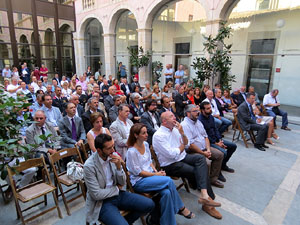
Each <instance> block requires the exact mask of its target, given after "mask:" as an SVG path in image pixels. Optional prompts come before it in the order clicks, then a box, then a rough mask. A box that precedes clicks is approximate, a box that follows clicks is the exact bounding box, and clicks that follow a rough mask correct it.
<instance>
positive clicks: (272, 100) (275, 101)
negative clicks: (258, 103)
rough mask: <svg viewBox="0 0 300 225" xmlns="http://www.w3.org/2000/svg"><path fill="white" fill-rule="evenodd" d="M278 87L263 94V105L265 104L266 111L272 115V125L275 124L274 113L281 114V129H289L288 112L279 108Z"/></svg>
mask: <svg viewBox="0 0 300 225" xmlns="http://www.w3.org/2000/svg"><path fill="white" fill-rule="evenodd" d="M278 93H279V90H278V89H274V90H272V91H271V92H270V93H269V94H266V95H265V96H264V100H263V105H264V106H265V108H266V110H267V113H268V114H269V116H272V117H274V126H276V115H279V116H282V126H281V129H283V130H291V129H290V128H288V124H289V121H288V118H287V117H288V114H287V112H285V111H283V110H281V109H279V106H280V101H279V98H278V96H277V95H278Z"/></svg>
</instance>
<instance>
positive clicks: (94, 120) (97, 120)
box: [86, 112, 111, 152]
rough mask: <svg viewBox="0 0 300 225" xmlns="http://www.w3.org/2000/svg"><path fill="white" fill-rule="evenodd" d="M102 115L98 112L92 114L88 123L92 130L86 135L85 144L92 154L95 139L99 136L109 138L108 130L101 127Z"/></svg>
mask: <svg viewBox="0 0 300 225" xmlns="http://www.w3.org/2000/svg"><path fill="white" fill-rule="evenodd" d="M103 117H104V116H103V114H102V113H100V112H94V113H92V114H91V117H90V121H91V124H92V125H93V128H92V129H91V130H90V131H89V132H88V133H87V135H86V137H87V142H88V144H89V146H90V149H91V150H92V152H96V151H97V150H96V148H95V138H96V137H97V136H98V135H99V134H108V135H110V136H111V134H110V132H109V130H108V129H107V128H105V127H103Z"/></svg>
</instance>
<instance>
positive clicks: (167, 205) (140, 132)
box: [126, 123, 195, 225]
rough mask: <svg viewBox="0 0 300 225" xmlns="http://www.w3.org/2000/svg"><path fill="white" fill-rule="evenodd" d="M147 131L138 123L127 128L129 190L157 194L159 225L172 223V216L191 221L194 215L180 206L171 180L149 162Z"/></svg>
mask: <svg viewBox="0 0 300 225" xmlns="http://www.w3.org/2000/svg"><path fill="white" fill-rule="evenodd" d="M147 137H148V134H147V128H146V126H145V125H144V124H142V123H136V124H134V125H133V126H132V127H131V129H130V134H129V138H128V141H127V145H128V147H129V149H128V152H127V157H126V158H127V161H126V164H127V168H128V171H129V172H130V182H131V184H132V186H133V189H134V190H135V191H136V192H139V193H146V192H153V191H154V192H159V194H160V195H161V198H160V209H161V217H160V224H161V225H174V224H176V220H175V214H176V213H178V214H179V215H182V216H184V217H185V218H188V219H192V218H194V217H195V214H194V213H192V212H191V211H189V210H188V209H187V208H186V207H185V206H184V205H183V203H182V201H181V198H180V196H179V194H178V192H177V190H176V187H175V185H174V183H173V181H172V179H171V178H170V177H168V176H166V173H165V172H164V171H159V172H158V171H157V170H156V169H155V167H154V166H153V164H152V161H151V153H150V149H149V145H148V143H147V142H146V140H147Z"/></svg>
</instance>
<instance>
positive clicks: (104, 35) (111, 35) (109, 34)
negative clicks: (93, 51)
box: [102, 33, 116, 37]
mask: <svg viewBox="0 0 300 225" xmlns="http://www.w3.org/2000/svg"><path fill="white" fill-rule="evenodd" d="M102 36H103V37H114V36H116V33H105V34H102Z"/></svg>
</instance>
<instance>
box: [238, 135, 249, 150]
mask: <svg viewBox="0 0 300 225" xmlns="http://www.w3.org/2000/svg"><path fill="white" fill-rule="evenodd" d="M240 134H241V135H242V138H243V141H244V144H245V146H246V148H248V144H247V140H246V138H245V135H244V132H243V131H242V132H240Z"/></svg>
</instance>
